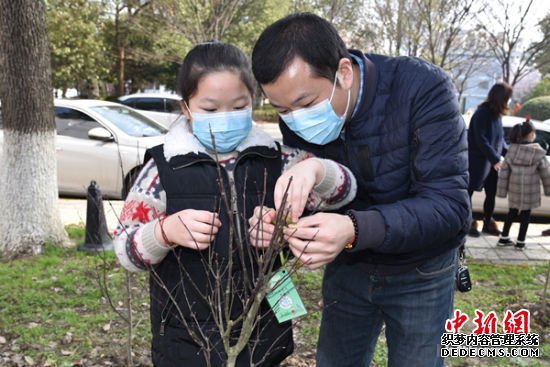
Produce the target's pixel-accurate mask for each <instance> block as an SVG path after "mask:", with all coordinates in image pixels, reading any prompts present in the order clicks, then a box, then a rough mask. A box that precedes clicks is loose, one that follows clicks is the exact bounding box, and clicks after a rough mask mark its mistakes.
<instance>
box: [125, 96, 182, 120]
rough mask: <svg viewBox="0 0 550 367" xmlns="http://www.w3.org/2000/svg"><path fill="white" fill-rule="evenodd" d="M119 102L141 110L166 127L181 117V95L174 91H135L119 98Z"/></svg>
mask: <svg viewBox="0 0 550 367" xmlns="http://www.w3.org/2000/svg"><path fill="white" fill-rule="evenodd" d="M118 101H119V103H122V104H123V105H126V106H129V107H132V108H134V109H136V110H139V111H140V112H141V113H143V114H144V115H146V116H147V117H150V118H152V119H153V120H155V121H157V122H158V123H160V124H162V125H164V126H165V127H170V125H172V123H173V122H174V121H175V120H177V119H178V118H179V117H181V109H180V101H181V97H180V96H178V95H177V94H172V93H135V94H129V95H126V96H121V97H119V98H118Z"/></svg>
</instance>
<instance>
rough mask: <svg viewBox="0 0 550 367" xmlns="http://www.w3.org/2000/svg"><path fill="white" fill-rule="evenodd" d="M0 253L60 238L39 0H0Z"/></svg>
mask: <svg viewBox="0 0 550 367" xmlns="http://www.w3.org/2000/svg"><path fill="white" fill-rule="evenodd" d="M0 50H1V51H0V53H1V54H3V55H2V57H1V60H0V99H1V100H2V115H3V133H4V141H3V146H2V159H0V203H2V204H1V205H2V210H0V256H3V257H12V256H14V255H17V254H21V253H29V252H32V253H37V252H40V250H41V249H42V246H43V245H44V244H45V243H48V242H53V243H60V242H63V241H64V240H65V239H66V237H65V231H64V229H63V224H62V223H61V217H60V215H59V210H58V204H57V202H58V191H57V174H56V173H57V171H56V169H57V164H56V158H55V121H54V114H53V89H52V82H51V74H50V51H49V48H48V40H47V32H46V7H45V4H44V1H43V0H19V1H13V0H0Z"/></svg>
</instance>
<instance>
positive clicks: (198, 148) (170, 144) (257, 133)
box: [164, 117, 277, 161]
mask: <svg viewBox="0 0 550 367" xmlns="http://www.w3.org/2000/svg"><path fill="white" fill-rule="evenodd" d="M256 146H266V147H269V148H276V147H277V144H276V143H275V140H274V139H273V138H272V137H271V135H269V134H268V133H267V132H265V131H264V130H262V129H261V128H259V127H257V126H255V125H253V126H252V129H251V130H250V132H249V133H248V135H247V136H246V138H245V139H244V140H243V141H241V142H240V144H239V145H238V146H237V148H236V149H235V151H234V152H231V153H226V154H229V155H234V153H235V152H242V151H243V150H245V149H247V148H250V147H256ZM189 153H195V154H198V153H205V154H208V155H209V156H211V157H213V158H214V152H213V151H211V150H210V149H207V148H206V147H205V146H204V145H202V144H201V143H200V142H199V140H198V139H197V138H196V137H195V135H193V132H192V131H191V129H190V127H189V124H188V123H187V121H186V120H185V119H184V118H183V117H182V118H179V119H177V120H176V121H175V122H174V124H172V126H171V127H170V130H169V131H168V133H167V134H166V136H165V138H164V158H165V159H166V161H169V160H170V158H172V157H175V156H177V155H185V154H189Z"/></svg>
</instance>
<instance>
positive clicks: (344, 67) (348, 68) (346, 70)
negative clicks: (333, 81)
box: [338, 57, 353, 90]
mask: <svg viewBox="0 0 550 367" xmlns="http://www.w3.org/2000/svg"><path fill="white" fill-rule="evenodd" d="M338 84H339V86H340V88H342V89H345V90H348V89H350V88H351V86H352V85H353V63H352V62H351V60H350V59H348V58H347V57H343V58H341V59H340V61H339V62H338Z"/></svg>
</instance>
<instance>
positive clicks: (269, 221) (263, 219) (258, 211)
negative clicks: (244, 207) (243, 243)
mask: <svg viewBox="0 0 550 367" xmlns="http://www.w3.org/2000/svg"><path fill="white" fill-rule="evenodd" d="M276 217H277V213H276V212H275V210H274V209H271V208H268V207H265V206H263V207H262V206H257V207H256V208H254V215H252V217H250V219H248V224H249V228H248V232H249V236H250V244H251V245H252V246H255V247H263V248H265V247H269V242H270V241H271V238H272V237H273V232H274V231H275V226H274V225H273V223H274V222H275V218H276Z"/></svg>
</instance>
